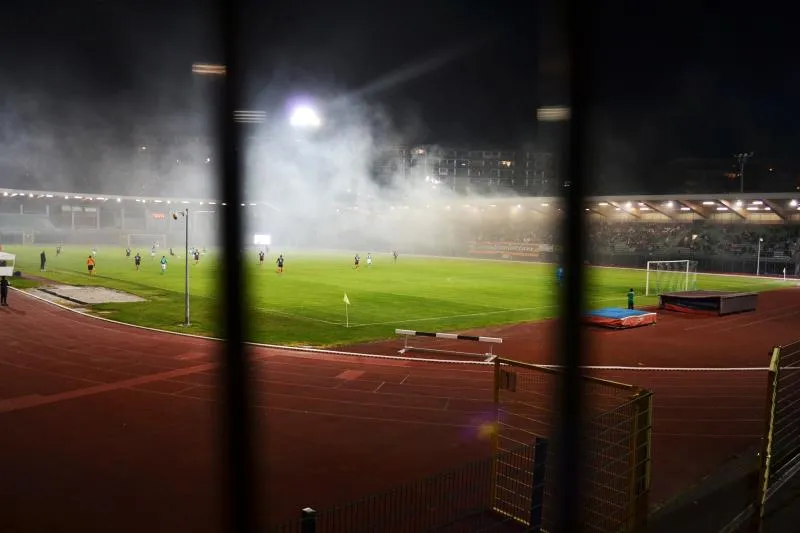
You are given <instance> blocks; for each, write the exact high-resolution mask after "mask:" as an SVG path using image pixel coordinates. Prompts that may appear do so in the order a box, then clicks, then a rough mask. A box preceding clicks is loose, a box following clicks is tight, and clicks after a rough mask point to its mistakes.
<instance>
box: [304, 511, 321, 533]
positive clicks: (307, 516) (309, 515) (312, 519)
mask: <svg viewBox="0 0 800 533" xmlns="http://www.w3.org/2000/svg"><path fill="white" fill-rule="evenodd" d="M316 531H317V512H316V511H315V510H314V509H312V508H311V507H306V508H305V509H303V510H302V511H301V512H300V533H316Z"/></svg>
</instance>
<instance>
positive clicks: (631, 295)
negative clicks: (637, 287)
mask: <svg viewBox="0 0 800 533" xmlns="http://www.w3.org/2000/svg"><path fill="white" fill-rule="evenodd" d="M635 297H636V293H634V292H633V287H631V290H629V291H628V309H633V300H634V298H635Z"/></svg>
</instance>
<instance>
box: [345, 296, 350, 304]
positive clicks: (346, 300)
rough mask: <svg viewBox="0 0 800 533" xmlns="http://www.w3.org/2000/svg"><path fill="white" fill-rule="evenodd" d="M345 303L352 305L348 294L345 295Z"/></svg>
mask: <svg viewBox="0 0 800 533" xmlns="http://www.w3.org/2000/svg"><path fill="white" fill-rule="evenodd" d="M344 303H345V304H346V305H350V298H348V297H347V293H344Z"/></svg>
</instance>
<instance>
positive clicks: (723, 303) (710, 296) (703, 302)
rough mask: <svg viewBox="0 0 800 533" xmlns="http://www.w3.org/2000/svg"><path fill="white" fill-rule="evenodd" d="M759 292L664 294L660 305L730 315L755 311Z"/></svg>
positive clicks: (681, 309) (699, 313) (683, 311)
mask: <svg viewBox="0 0 800 533" xmlns="http://www.w3.org/2000/svg"><path fill="white" fill-rule="evenodd" d="M757 306H758V293H755V292H723V291H686V292H672V293H668V294H662V295H661V296H660V297H659V307H660V308H661V309H666V310H667V311H678V312H681V313H692V314H697V315H718V316H722V315H730V314H733V313H746V312H748V311H755V310H756V307H757Z"/></svg>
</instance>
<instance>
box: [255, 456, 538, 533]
mask: <svg viewBox="0 0 800 533" xmlns="http://www.w3.org/2000/svg"><path fill="white" fill-rule="evenodd" d="M522 448H532V446H523V447H520V449H516V450H510V451H507V452H502V453H500V454H497V455H496V456H492V457H488V458H486V459H481V460H478V461H473V462H470V463H467V464H465V465H463V466H460V467H458V468H455V469H452V470H448V471H445V472H443V473H440V474H437V475H435V476H431V477H428V478H425V479H422V480H419V481H415V482H412V483H408V484H406V485H401V486H399V487H396V488H393V489H391V490H388V491H386V492H382V493H378V494H374V495H371V496H367V497H365V498H362V499H360V500H356V501H353V502H350V503H348V504H346V505H341V506H335V507H331V508H328V509H324V510H320V511H317V510H314V509H311V508H306V509H303V510H302V511H301V513H300V514H301V516H300V517H298V519H296V520H291V521H289V522H287V523H285V524H282V525H279V526H277V527H274V528H272V529H271V530H270V531H271V532H272V533H378V532H380V533H383V532H385V533H421V532H434V531H435V532H439V533H462V532H463V533H468V532H470V533H471V532H486V533H489V532H492V533H506V532H507V533H515V532H521V531H530V530H529V529H527V528H525V527H522V525H521V524H520V523H519V522H517V521H516V520H514V519H512V518H511V517H508V516H505V515H502V514H498V513H494V512H491V509H490V505H489V503H490V501H491V494H492V485H493V476H494V467H495V464H496V463H497V462H502V463H504V464H509V465H512V466H513V467H514V468H517V469H520V470H526V471H527V470H530V469H531V468H532V466H531V465H530V464H528V461H530V460H531V450H530V449H522ZM539 468H540V469H543V468H544V465H540V466H539ZM541 476H542V477H543V471H542V474H541Z"/></svg>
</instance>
